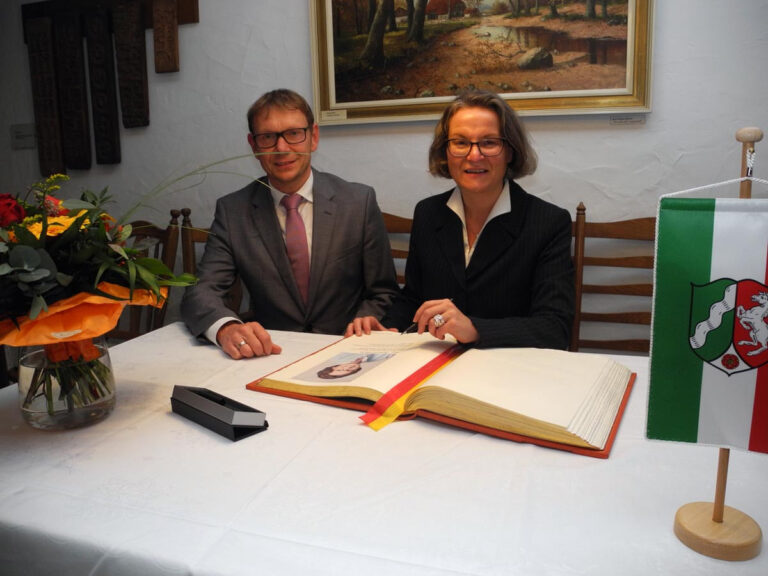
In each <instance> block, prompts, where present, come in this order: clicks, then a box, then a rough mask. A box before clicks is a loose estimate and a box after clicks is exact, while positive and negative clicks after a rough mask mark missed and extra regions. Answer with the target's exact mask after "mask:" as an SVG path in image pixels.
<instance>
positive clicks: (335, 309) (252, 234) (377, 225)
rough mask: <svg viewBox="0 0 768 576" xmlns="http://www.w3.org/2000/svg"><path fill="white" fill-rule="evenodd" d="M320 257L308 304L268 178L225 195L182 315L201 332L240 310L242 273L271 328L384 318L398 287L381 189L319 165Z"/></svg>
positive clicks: (337, 329)
mask: <svg viewBox="0 0 768 576" xmlns="http://www.w3.org/2000/svg"><path fill="white" fill-rule="evenodd" d="M313 172H314V186H313V191H312V194H313V199H314V200H313V232H312V261H311V263H310V282H309V296H308V302H307V304H306V305H305V304H304V303H303V302H302V300H301V297H300V295H299V290H298V288H297V286H296V282H295V280H294V278H293V272H292V270H291V264H290V261H289V260H288V256H287V254H286V251H285V242H284V241H283V237H282V234H281V232H280V225H279V223H278V220H277V215H276V214H275V207H274V203H273V201H272V196H271V194H270V191H269V188H268V187H267V186H266V184H265V182H266V179H263V180H257V181H255V182H253V183H251V184H249V185H248V186H246V187H245V188H243V189H242V190H238V191H237V192H233V193H231V194H228V195H226V196H224V197H222V198H220V199H219V200H218V201H217V203H216V215H215V217H214V221H213V224H212V226H211V234H210V236H209V238H208V242H207V244H206V246H205V253H204V255H203V258H202V261H201V262H200V265H199V266H198V278H199V281H198V283H197V285H196V286H191V287H189V288H187V289H186V291H185V294H184V298H183V300H182V304H181V313H182V317H183V319H184V322H186V324H187V326H188V327H189V329H190V330H191V332H192V333H193V334H195V335H196V336H199V335H201V334H203V333H204V332H205V331H206V330H207V329H208V328H209V327H210V326H211V325H212V324H213V323H214V322H215V321H217V320H219V319H221V318H224V317H227V316H232V315H233V314H232V311H231V310H229V309H228V308H227V307H226V306H225V304H224V301H223V296H224V295H225V294H226V292H227V290H228V289H229V288H230V287H231V286H232V284H233V283H234V281H235V278H236V276H238V275H239V277H240V278H241V280H242V282H243V284H244V286H245V288H246V289H247V290H248V293H249V295H250V311H249V314H248V315H247V316H248V318H247V319H248V320H255V321H256V322H259V323H260V324H261V325H262V326H264V327H265V328H267V329H275V330H292V331H303V332H319V333H325V334H341V333H342V332H343V331H344V329H345V328H346V326H347V324H348V323H349V322H350V321H351V320H352V319H353V318H355V317H357V316H368V315H371V316H375V317H377V318H381V317H382V316H383V314H384V312H385V311H386V308H387V307H388V306H389V304H390V302H391V300H392V298H393V297H394V295H395V294H396V293H397V291H398V287H397V283H396V280H395V270H394V264H393V261H392V255H391V252H390V245H389V237H388V236H387V232H386V229H385V228H384V221H383V220H382V217H381V212H380V210H379V207H378V205H377V203H376V197H375V193H374V190H373V188H371V187H369V186H364V185H362V184H354V183H350V182H346V181H345V180H342V179H341V178H338V177H336V176H334V175H332V174H327V173H324V172H318V171H314V170H313Z"/></svg>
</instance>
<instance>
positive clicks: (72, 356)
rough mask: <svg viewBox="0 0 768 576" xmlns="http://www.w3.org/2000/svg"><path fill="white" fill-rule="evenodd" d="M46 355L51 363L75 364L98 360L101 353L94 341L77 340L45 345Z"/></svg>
mask: <svg viewBox="0 0 768 576" xmlns="http://www.w3.org/2000/svg"><path fill="white" fill-rule="evenodd" d="M45 355H46V356H47V357H48V360H50V361H51V362H56V363H60V362H66V361H67V360H71V361H73V362H78V361H83V360H84V361H86V362H90V361H91V360H96V358H98V357H99V356H101V351H100V350H99V349H98V348H97V347H96V346H95V345H94V344H93V340H92V339H91V338H88V339H87V340H76V341H74V342H57V343H55V344H46V345H45Z"/></svg>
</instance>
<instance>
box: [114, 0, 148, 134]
mask: <svg viewBox="0 0 768 576" xmlns="http://www.w3.org/2000/svg"><path fill="white" fill-rule="evenodd" d="M112 27H113V29H114V32H115V56H116V59H117V77H118V84H119V86H120V110H121V113H122V117H123V126H125V127H126V128H136V127H138V126H148V125H149V92H148V85H147V54H146V42H145V40H144V23H143V21H142V6H141V2H140V0H118V2H117V3H116V4H115V6H114V7H113V8H112Z"/></svg>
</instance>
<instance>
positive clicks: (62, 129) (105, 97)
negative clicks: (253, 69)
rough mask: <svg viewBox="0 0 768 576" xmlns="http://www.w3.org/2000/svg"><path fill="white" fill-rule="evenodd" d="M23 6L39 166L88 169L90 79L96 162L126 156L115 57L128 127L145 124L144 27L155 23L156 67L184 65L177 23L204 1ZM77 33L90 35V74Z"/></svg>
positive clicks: (191, 18)
mask: <svg viewBox="0 0 768 576" xmlns="http://www.w3.org/2000/svg"><path fill="white" fill-rule="evenodd" d="M21 12H22V18H23V21H24V41H25V42H26V43H27V51H28V53H29V61H30V74H31V76H32V98H33V105H34V111H35V124H36V127H37V145H38V156H39V162H40V171H41V172H42V173H43V174H44V175H48V174H52V173H54V172H65V170H66V167H69V168H72V169H84V168H88V167H90V164H91V150H90V124H91V123H90V122H89V117H88V113H87V110H88V99H87V92H86V90H87V88H86V79H88V80H90V84H91V86H90V94H91V112H92V124H93V131H94V140H95V144H96V161H97V162H98V163H99V164H112V163H116V162H120V156H121V154H120V127H119V123H118V120H117V115H118V111H117V101H118V99H117V87H116V78H115V65H114V61H115V60H116V61H117V67H118V71H117V72H118V75H119V85H120V104H121V112H122V117H123V125H124V126H125V127H126V128H132V127H137V126H147V125H148V124H149V95H148V87H147V64H146V54H145V52H146V43H145V33H144V30H145V29H146V28H148V27H154V28H155V29H156V34H155V66H156V69H157V71H158V72H171V71H178V70H179V46H178V42H179V37H178V24H190V23H195V22H199V21H200V18H199V10H198V0H45V1H42V2H32V3H28V4H23V5H22V6H21ZM155 22H157V26H155V25H154V24H155ZM78 30H79V32H78ZM113 32H114V36H115V38H114V50H113V42H112V34H113ZM78 34H81V35H84V36H86V38H87V53H88V73H89V74H88V75H87V76H86V74H85V64H84V58H85V54H84V51H83V45H82V41H81V40H80V41H79V40H78Z"/></svg>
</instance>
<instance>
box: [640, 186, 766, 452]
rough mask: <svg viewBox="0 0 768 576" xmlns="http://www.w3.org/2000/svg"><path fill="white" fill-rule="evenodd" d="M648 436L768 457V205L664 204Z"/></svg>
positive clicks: (743, 201) (723, 202) (749, 202)
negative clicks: (765, 454)
mask: <svg viewBox="0 0 768 576" xmlns="http://www.w3.org/2000/svg"><path fill="white" fill-rule="evenodd" d="M647 435H648V437H649V438H657V439H662V440H677V441H683V442H698V443H702V444H712V445H716V446H723V447H733V448H743V449H746V450H752V451H756V452H766V453H768V200H764V199H759V200H756V199H754V200H753V199H750V200H747V199H732V198H728V199H699V198H677V197H668V198H662V200H661V202H660V204H659V215H658V233H657V241H656V271H655V290H654V305H653V325H652V343H651V389H650V395H649V400H648V428H647Z"/></svg>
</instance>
